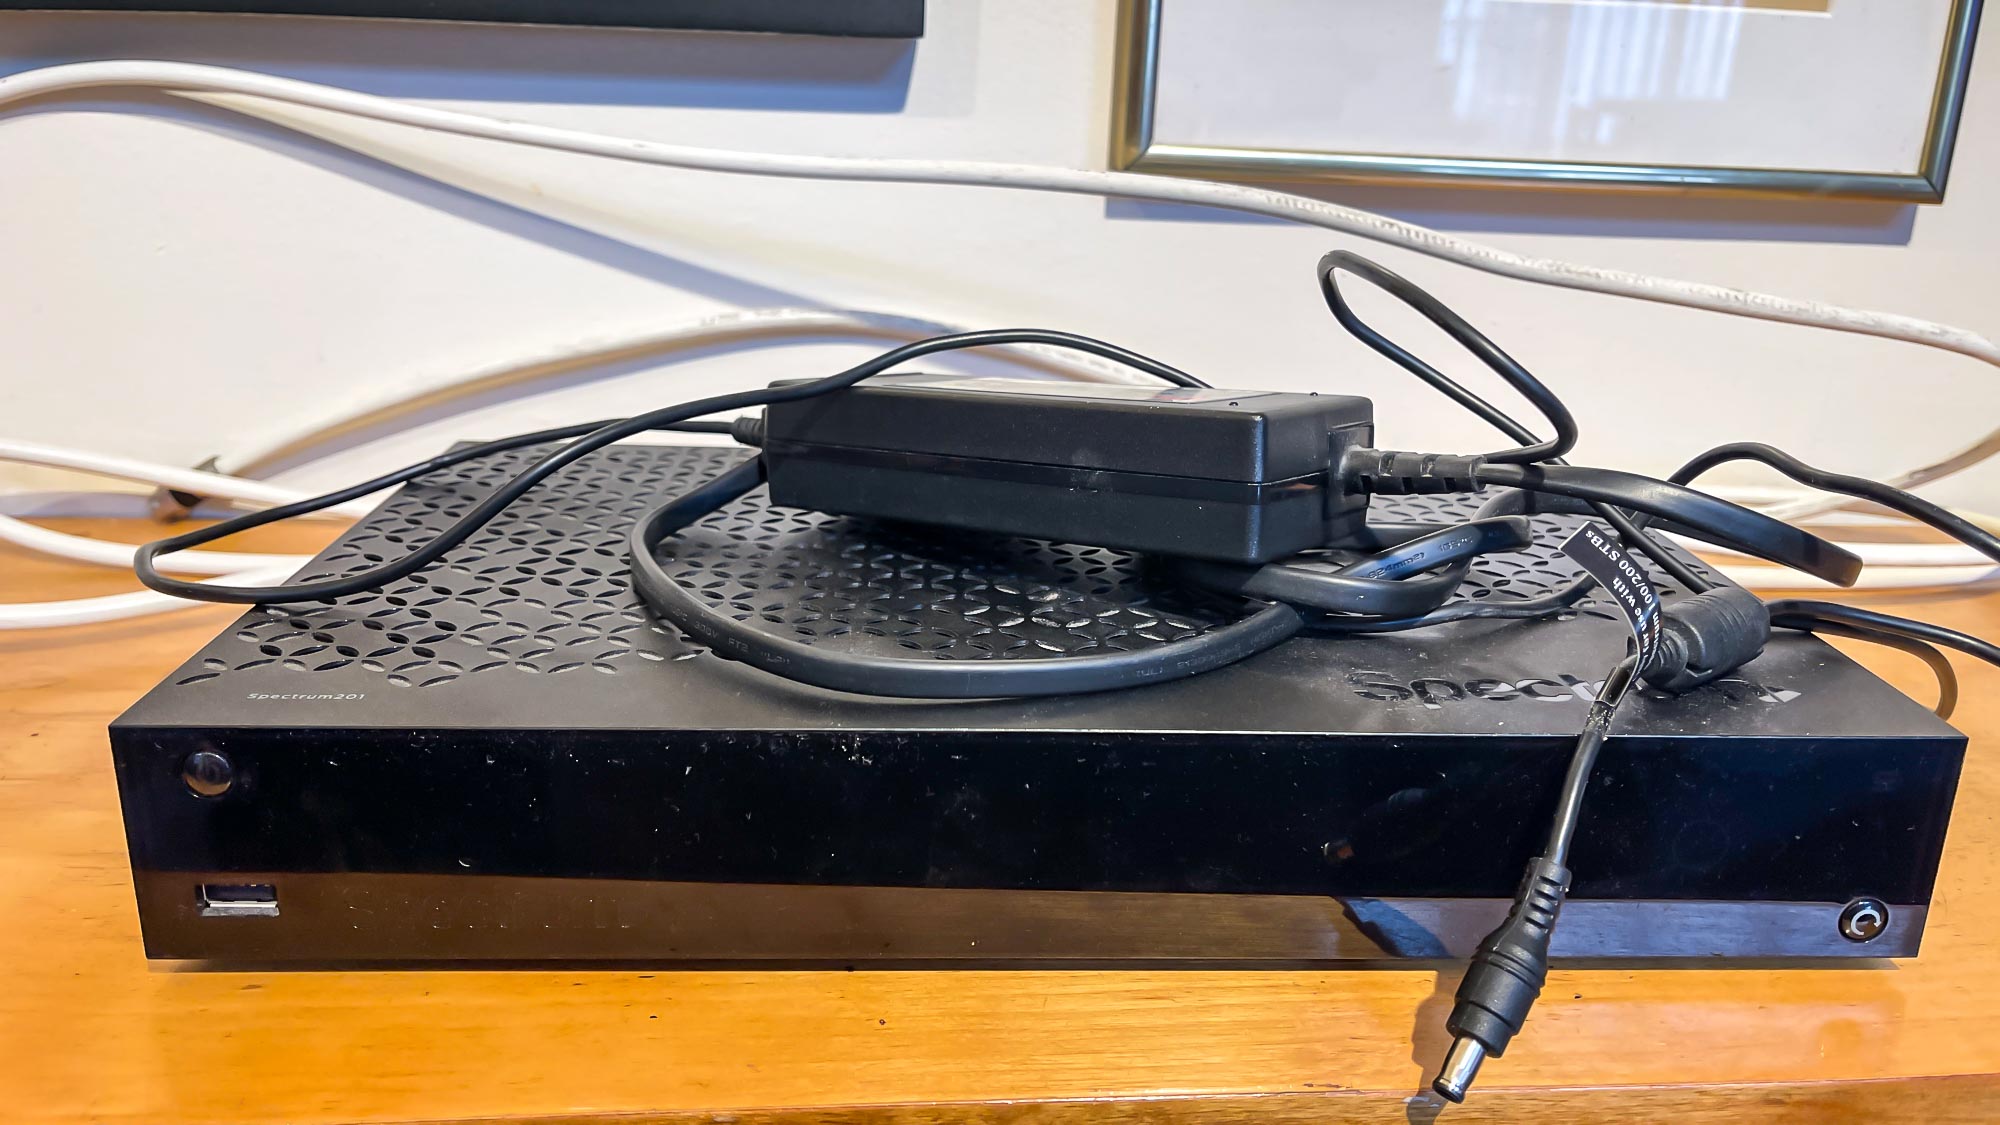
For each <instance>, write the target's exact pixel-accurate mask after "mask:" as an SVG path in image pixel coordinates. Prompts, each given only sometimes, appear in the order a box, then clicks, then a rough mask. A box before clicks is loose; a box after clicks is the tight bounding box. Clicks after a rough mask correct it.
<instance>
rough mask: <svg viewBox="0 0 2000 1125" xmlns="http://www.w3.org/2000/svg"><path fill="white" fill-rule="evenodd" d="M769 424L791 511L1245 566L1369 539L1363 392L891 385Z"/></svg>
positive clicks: (793, 411)
mask: <svg viewBox="0 0 2000 1125" xmlns="http://www.w3.org/2000/svg"><path fill="white" fill-rule="evenodd" d="M763 425H764V432H763V434H762V435H761V442H762V445H763V454H764V464H765V468H766V472H767V474H768V478H769V482H770V490H771V499H772V501H773V502H774V503H776V504H778V505H780V506H783V507H791V508H805V509H810V510H813V511H820V512H831V513H836V514H839V515H848V516H861V517H867V518H872V519H883V520H900V521H909V522H914V523H925V524H932V525H941V526H945V527H955V528H963V529H966V530H975V531H981V532H989V533H995V532H997V533H1001V534H1006V535H1019V536H1025V537H1028V538H1033V539H1051V540H1056V541H1058V542H1069V543H1091V544H1096V545H1100V546H1105V547H1117V548H1122V549H1125V550H1129V551H1137V552H1142V553H1148V554H1159V555H1170V556H1178V557H1181V558H1192V559H1207V560H1213V561H1219V562H1237V563H1266V562H1271V561H1274V560H1277V559H1282V558H1286V557H1289V556H1291V555H1296V554H1298V553H1299V552H1301V551H1306V550H1311V549H1314V548H1323V547H1327V546H1337V545H1340V544H1341V543H1343V542H1347V541H1355V542H1357V543H1358V542H1359V541H1360V540H1361V539H1362V537H1363V536H1364V535H1365V528H1364V522H1365V520H1366V517H1367V510H1368V497H1367V495H1366V494H1365V493H1363V492H1359V491H1354V490H1350V489H1348V488H1345V487H1343V485H1342V482H1341V472H1340V469H1341V462H1342V458H1343V457H1344V456H1345V455H1346V454H1347V453H1348V452H1349V451H1350V450H1356V449H1362V448H1365V447H1367V446H1368V445H1369V443H1370V442H1371V441H1372V439H1373V436H1374V404H1373V403H1372V402H1371V401H1370V400H1368V399H1365V398H1357V397H1354V396H1351V395H1321V394H1295V393H1284V392H1277V391H1232V390H1221V389H1214V388H1208V387H1138V386H1121V385H1118V384H1077V383H1056V382H1040V381H1036V380H1027V379H1000V378H976V377H964V376H945V375H892V376H881V377H877V378H875V379H871V380H869V381H867V382H865V383H861V384H859V385H857V386H854V387H852V388H849V389H848V390H846V391H844V392H843V393H841V394H837V395H823V396H820V397H817V398H809V399H801V400H797V401H792V402H783V403H773V404H772V405H770V406H769V407H768V408H767V409H766V411H765V416H764V420H763Z"/></svg>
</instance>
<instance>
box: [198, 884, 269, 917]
mask: <svg viewBox="0 0 2000 1125" xmlns="http://www.w3.org/2000/svg"><path fill="white" fill-rule="evenodd" d="M194 901H195V905H196V906H197V907H199V908H200V909H201V916H202V917H204V918H276V917H277V916H278V888H276V887H274V886H272V885H271V884H269V883H201V884H198V885H197V886H196V887H195V889H194Z"/></svg>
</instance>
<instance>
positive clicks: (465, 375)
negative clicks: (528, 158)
mask: <svg viewBox="0 0 2000 1125" xmlns="http://www.w3.org/2000/svg"><path fill="white" fill-rule="evenodd" d="M964 331H965V329H964V328H961V327H958V326H956V325H951V324H944V323H941V322H938V321H935V320H927V319H922V318H919V317H909V316H897V315H894V314H890V313H879V312H867V311H863V310H857V309H812V308H773V309H745V310H737V311H732V312H725V313H717V314H714V315H711V316H705V317H701V318H699V319H697V320H692V321H689V322H687V323H685V324H676V325H670V326H668V327H665V328H657V329H652V330H649V331H646V332H642V333H637V334H633V335H628V336H608V337H593V338H586V339H583V340H579V341H574V342H570V343H566V344H563V345H560V346H558V347H554V348H550V349H548V350H546V351H542V352H538V353H533V354H530V355H528V356H525V357H523V356H519V355H514V356H508V357H504V358H498V359H495V360H492V361H490V362H488V363H485V364H482V365H480V366H477V367H473V368H471V369H469V370H468V369H464V368H461V367H454V368H453V369H452V370H451V371H449V372H439V373H437V374H435V375H427V376H417V375H413V376H407V377H404V378H399V379H398V380H397V381H396V387H397V388H398V389H392V390H387V391H378V392H374V393H367V392H356V391H350V392H349V398H348V399H347V401H345V402H343V403H341V404H340V405H339V406H337V407H336V408H335V409H334V412H333V413H332V414H331V415H330V416H329V415H327V414H324V413H322V414H321V415H320V419H321V420H319V421H316V422H314V423H313V424H311V425H310V426H308V427H307V428H305V429H302V430H293V431H289V432H279V433H271V434H266V435H264V436H262V437H260V438H258V439H257V440H255V441H254V442H253V443H251V444H249V445H246V446H244V447H241V448H237V449H232V450H226V451H224V452H223V453H220V454H218V455H217V456H216V459H215V466H216V471H217V472H221V473H228V474H234V475H243V474H252V473H256V472H258V471H259V470H262V469H265V468H267V467H268V466H270V465H272V464H274V463H276V462H280V461H287V460H292V459H295V458H297V457H299V456H300V455H301V454H304V453H306V452H308V451H310V450H312V449H313V448H315V447H317V446H320V445H324V444H325V443H327V442H329V441H332V440H335V439H337V438H339V437H341V436H342V435H345V434H349V433H354V432H357V431H360V430H364V429H369V428H373V427H376V426H379V425H381V424H382V423H384V422H387V421H390V420H392V419H394V418H396V417H398V416H399V415H404V414H409V413H412V412H414V411H417V410H421V409H424V408H426V407H431V406H437V405H442V404H445V403H449V402H452V401H455V400H458V399H462V398H467V397H470V396H472V395H476V394H481V393H486V392H491V391H496V390H500V389H503V388H506V387H513V386H519V385H521V384H523V383H529V382H533V381H537V380H542V379H548V378H552V377H554V376H557V375H561V374H564V373H567V372H570V371H575V370H578V369H581V368H589V367H601V366H603V365H605V364H609V363H616V362H619V361H621V360H628V359H636V358H640V357H647V358H653V357H658V356H660V354H661V353H666V352H685V351H695V350H699V349H702V348H709V347H715V346H718V345H722V344H731V343H740V342H744V341H755V340H771V339H785V338H801V337H813V336H824V335H848V336H859V337H863V338H868V339H884V340H897V341H908V340H920V339H925V338H927V337H931V336H942V335H948V334H953V333H958V332H964ZM996 354H998V355H1000V356H1002V357H1004V358H1006V359H1008V360H1011V361H1013V362H1015V363H1018V364H1021V365H1024V366H1026V367H1028V368H1031V369H1033V370H1038V371H1043V372H1047V373H1049V374H1054V375H1061V376H1065V377H1068V378H1072V379H1085V380H1091V381H1097V382H1131V381H1134V380H1136V379H1138V378H1141V376H1139V375H1138V373H1137V372H1134V371H1132V370H1131V369H1130V368H1127V367H1125V366H1124V365H1122V364H1118V363H1113V362H1111V361H1110V360H1101V359H1098V358H1096V357H1094V356H1087V355H1082V354H1080V353H1067V352H1063V351H1061V350H1060V349H1055V348H1043V347H1040V346H1036V345H1014V346H1012V347H1009V348H1006V349H1002V350H1000V351H999V352H998V353H996ZM346 385H350V386H358V385H359V384H346ZM409 386H418V387H423V388H425V389H424V390H421V391H418V392H416V393H414V394H412V393H410V392H408V391H404V390H401V389H400V388H402V387H409ZM315 405H316V406H319V407H324V406H325V405H326V404H325V403H324V402H323V401H322V402H317V403H316V404H315Z"/></svg>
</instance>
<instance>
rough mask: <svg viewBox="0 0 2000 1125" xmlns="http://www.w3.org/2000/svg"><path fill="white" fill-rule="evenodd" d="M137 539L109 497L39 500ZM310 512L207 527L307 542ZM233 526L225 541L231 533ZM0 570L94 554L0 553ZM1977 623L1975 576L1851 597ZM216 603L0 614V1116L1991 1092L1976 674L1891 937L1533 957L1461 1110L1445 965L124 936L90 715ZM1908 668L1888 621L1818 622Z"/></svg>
mask: <svg viewBox="0 0 2000 1125" xmlns="http://www.w3.org/2000/svg"><path fill="white" fill-rule="evenodd" d="M53 525H54V526H58V527H62V528H64V529H66V530H77V531H84V532H88V533H92V534H99V535H108V536H119V537H123V538H128V539H138V538H143V537H145V536H147V535H148V534H150V533H152V532H153V531H154V530H155V529H154V528H153V527H152V526H150V525H147V524H143V523H140V522H137V521H124V522H121V521H80V520H79V521H54V523H53ZM331 534H332V531H331V529H330V528H328V527H326V526H324V525H323V526H320V527H318V528H311V527H307V528H292V529H275V530H272V531H269V532H267V533H263V534H253V535H250V536H245V537H243V540H242V543H243V546H242V547H241V549H244V550H274V549H283V550H307V549H311V548H313V547H315V546H316V545H317V542H318V541H324V539H326V538H328V537H330V536H331ZM232 546H235V544H232ZM0 586H4V587H5V590H6V594H5V598H6V600H8V601H35V600H45V599H54V598H66V597H80V596H86V595H94V594H105V593H113V592H122V591H125V590H129V589H131V588H133V583H132V581H131V579H130V578H129V577H127V576H124V575H121V574H118V573H115V572H109V571H104V570H97V569H91V568H86V567H80V566H72V565H69V564H64V563H59V562H53V561H49V560H44V559H39V558H35V557H32V556H28V555H25V554H19V553H0ZM1866 604H1869V605H1874V606H1878V607H1882V608H1886V609H1890V610H1892V611H1893V610H1897V609H1902V610H1905V611H1908V612H1910V613H1913V614H1916V615H1918V616H1923V617H1926V618H1929V619H1932V620H1937V621H1942V622H1945V623H1948V624H1952V625H1956V626H1958V627H1960V628H1965V629H1969V630H1972V631H1974V632H1978V633H1982V634H1984V635H1987V636H1994V635H2000V595H1984V596H1969V595H1953V596H1916V597H1899V598H1882V597H1878V598H1871V599H1867V600H1866ZM233 612H234V611H232V610H230V609H228V608H225V607H202V608H198V609H194V610H190V611H187V612H184V613H178V614H174V615H171V616H166V617H157V618H151V619H145V620H140V621H134V622H127V623H116V624H107V625H102V626H93V627H86V628H77V629H67V630H61V631H44V632H26V633H11V634H0V732H3V733H0V965H4V966H5V971H6V976H5V978H4V982H0V1121H10V1122H11V1121H109V1122H146V1123H159V1125H177V1123H183V1122H255V1123H261V1122H273V1123H276V1122H287V1123H299V1125H309V1123H319V1122H364V1121H365V1122H384V1121H398V1122H410V1121H489V1120H509V1121H541V1122H587V1121H596V1120H598V1119H599V1118H600V1117H603V1116H610V1115H619V1116H618V1120H620V1121H621V1122H653V1121H662V1122H666V1121H675V1122H677V1121H696V1120H700V1121H745V1122H748V1121H771V1122H787V1123H790V1122H801V1123H803V1122H824V1121H834V1120H842V1121H861V1122H883V1123H904V1122H911V1123H915V1122H942V1121H977V1122H997V1121H1069V1120H1080V1119H1085V1118H1089V1119H1095V1120H1105V1121H1114V1122H1141V1121H1144V1122H1151V1121H1183V1120H1187V1121H1193V1120H1201V1121H1219V1122H1238V1121H1244V1122H1247V1121H1253V1120H1255V1121H1271V1122H1306V1121H1314V1122H1320V1121H1339V1120H1354V1121H1428V1120H1431V1119H1433V1118H1435V1117H1440V1116H1441V1117H1442V1118H1443V1119H1445V1120H1447V1121H1453V1122H1458V1121H1462V1122H1476V1121H1496V1120H1557V1119H1566V1120H1575V1121H1610V1122H1626V1121H1632V1122H1638V1121H1658V1120H1664V1119H1668V1118H1676V1119H1681V1120H1716V1121H1722V1120H1733V1119H1743V1118H1756V1119H1786V1120H1800V1121H1868V1122H1882V1121H1903V1120H1910V1121H1917V1120H1921V1121H1983V1120H1989V1119H1994V1118H1996V1117H2000V1010H1997V1009H1996V1004H1995V998H1996V995H2000V904H1996V899H1995V891H1996V889H2000V849H1997V847H1996V846H2000V827H1997V826H1996V823H1995V815H1994V814H1995V809H1996V808H2000V761H1996V758H1995V750H1996V745H2000V700H1996V696H1995V688H1996V687H2000V674H1996V672H1995V671H1994V670H1993V669H1990V668H1986V667H1983V666H1978V665H1975V664H1973V663H1972V662H1970V661H1959V662H1958V663H1959V666H1960V670H1961V674H1962V676H1963V678H1964V691H1965V695H1964V701H1963V705H1962V709H1961V710H1960V712H1959V715H1958V716H1957V718H1956V719H1955V722H1956V723H1957V725H1958V726H1960V728H1961V729H1963V730H1965V731H1966V732H1967V734H1969V735H1970V736H1971V738H1972V747H1971V751H1970V752H1969V755H1968V758H1967V766H1966V770H1965V775H1964V779H1963V782H1962V784H1961V786H1960V789H1959V795H1958V806H1957V812H1956V814H1955V816H1954V818H1953V822H1952V827H1951V834H1950V839H1949V842H1948V844H1947V847H1946V852H1945V860H1944V872H1943V875H1942V878H1941V882H1940V885H1939V888H1938V892H1937V895H1936V898H1935V902H1934V909H1933V911H1932V915H1931V921H1930V928H1929V933H1928V935H1927V936H1926V938H1925V941H1924V949H1923V955H1922V956H1921V957H1919V958H1916V959H1914V960H1909V961H1899V962H1872V963H1866V964H1857V965H1854V966H1851V967H1844V968H1836V969H1796V968H1754V969H1680V968H1674V969H1643V968H1611V969H1572V968H1564V969H1558V970H1557V971H1556V972H1554V973H1553V974H1552V976H1551V978H1550V983H1549V987H1548V989H1547V991H1546V992H1545V993H1544V996H1543V999H1542V1001H1541V1003H1540V1004H1539V1005H1538V1006H1537V1008H1536V1010H1535V1015H1534V1019H1533V1021H1532V1022H1531V1023H1530V1025H1529V1027H1528V1030H1527V1031H1526V1033H1525V1034H1524V1035H1523V1036H1522V1037H1521V1038H1520V1039H1518V1040H1516V1042H1515V1044H1514V1046H1513V1047H1512V1049H1511V1050H1509V1052H1508V1054H1507V1057H1506V1058H1505V1059H1503V1060H1499V1061H1497V1062H1494V1063H1491V1064H1489V1065H1488V1068H1487V1070H1486V1072H1485V1074H1483V1075H1482V1077H1481V1085H1480V1088H1479V1089H1478V1090H1477V1091H1476V1092H1475V1094H1474V1097H1473V1100H1472V1101H1471V1102H1470V1103H1469V1104H1468V1105H1466V1106H1464V1107H1451V1108H1447V1109H1445V1110H1444V1112H1443V1113H1442V1114H1440V1113H1439V1106H1438V1105H1437V1103H1436V1102H1435V1101H1434V1100H1433V1099H1431V1098H1430V1097H1428V1096H1427V1095H1425V1094H1424V1093H1423V1092H1422V1091H1423V1090H1424V1087H1425V1083H1426V1081H1427V1078H1428V1073H1429V1070H1430V1068H1432V1067H1433V1066H1435V1064H1436V1062H1437V1060H1438V1058H1439V1056H1440V1054H1441V1051H1442V1040H1443V1037H1444V1036H1443V1031H1442V1027H1441V1024H1442V1021H1443V1019H1444V1015H1445V1011H1446V1008H1447V1006H1448V1004H1449V997H1450V993H1451V989H1452V988H1453V987H1454V985H1455V983H1456V980H1455V969H1454V968H1453V967H1451V966H1425V967H1420V968H1412V969H1374V970H1351V971H1350V970H1342V971H1321V970H1309V971H1281V972H1216V971H1171V970H1169V971H1133V972H1102V971H1063V972H1044V971H992V972H988V971H958V970H952V971H914V972H911V971H897V972H874V971H860V972H771V971H755V972H711V971H686V970H674V969H669V968H660V969H658V970H654V971H647V970H632V969H621V970H618V971H593V970H587V969H554V970H547V971H543V970H534V971H489V970H455V971H421V972H420V971H386V972H383V971H369V972H214V971H191V970H188V969H186V968H184V967H175V966H152V965H149V964H148V963H147V962H146V960H145V958H144V957H143V955H142V954H141V951H140V946H139V934H138V922H137V918H136V915H135V911H134V907H133V902H132V889H131V883H130V877H129V872H128V870H127V867H126V861H125V845H124V839H123V836H122V829H121V824H120V820H119V816H118V802H117V794H116V791H115V789H114V787H113V784H112V778H111V770H110V757H109V752H108V750H107V747H106V742H105V735H104V727H105V724H106V723H107V722H109V721H110V720H111V718H112V717H113V716H115V715H116V714H117V713H118V712H119V711H121V710H122V709H123V708H124V707H125V706H126V705H127V704H129V703H130V702H132V700H133V699H135V698H137V697H138V695H139V694H140V693H141V692H143V691H144V690H145V689H146V688H148V687H149V686H151V684H152V683H153V682H154V681H155V680H157V679H158V678H159V677H160V676H162V675H164V674H165V673H166V672H167V671H169V670H170V669H171V668H172V667H174V666H175V665H176V664H178V662H179V661H180V660H181V659H183V658H184V657H185V656H186V655H187V654H188V653H189V652H192V651H193V650H194V649H195V648H197V647H198V646H199V645H200V644H202V643H203V642H204V641H206V640H207V639H208V638H209V637H210V636H212V635H213V634H214V633H215V632H217V631H218V630H220V628H221V627H222V625H223V624H224V623H225V622H227V621H228V620H230V619H231V617H232V615H233ZM1843 647H1847V648H1848V649H1849V651H1851V652H1854V653H1855V654H1856V655H1858V656H1860V657H1861V658H1862V659H1863V660H1865V661H1866V662H1867V663H1868V664H1870V665H1871V666H1872V667H1874V668H1876V669H1877V670H1879V671H1881V672H1882V673H1884V674H1885V675H1887V676H1888V678H1889V679H1891V680H1892V681H1893V682H1895V683H1897V684H1898V685H1899V686H1902V687H1904V688H1905V689H1906V690H1909V691H1911V692H1912V693H1914V694H1917V695H1918V696H1919V697H1921V698H1924V699H1926V700H1928V699H1929V697H1930V696H1929V694H1928V693H1929V692H1930V691H1931V687H1930V684H1929V683H1928V681H1927V673H1926V672H1924V671H1923V670H1922V669H1921V667H1919V666H1918V665H1917V664H1916V662H1915V661H1914V660H1912V659H1910V658H1908V657H1905V656H1902V655H1900V654H1897V653H1889V652H1883V651H1880V650H1874V649H1870V648H1868V647H1867V646H1843Z"/></svg>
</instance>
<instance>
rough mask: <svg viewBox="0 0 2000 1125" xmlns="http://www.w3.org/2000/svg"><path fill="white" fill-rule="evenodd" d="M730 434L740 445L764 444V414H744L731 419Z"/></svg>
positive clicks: (753, 445)
mask: <svg viewBox="0 0 2000 1125" xmlns="http://www.w3.org/2000/svg"><path fill="white" fill-rule="evenodd" d="M729 436H730V437H731V438H732V439H734V440H735V442H736V444H738V445H748V446H752V447H756V446H761V445H763V444H764V415H763V414H762V413H761V412H760V413H757V414H743V415H739V416H737V417H735V418H732V419H730V422H729Z"/></svg>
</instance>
